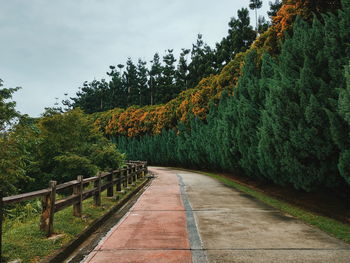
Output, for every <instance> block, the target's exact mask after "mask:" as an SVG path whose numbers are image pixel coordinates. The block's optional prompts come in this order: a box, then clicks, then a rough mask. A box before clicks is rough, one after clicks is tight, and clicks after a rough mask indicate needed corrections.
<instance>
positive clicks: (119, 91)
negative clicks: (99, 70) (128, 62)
mask: <svg viewBox="0 0 350 263" xmlns="http://www.w3.org/2000/svg"><path fill="white" fill-rule="evenodd" d="M121 66H123V65H121V64H119V70H117V69H116V68H115V67H114V66H110V70H111V71H110V72H107V75H108V76H110V77H111V80H110V82H109V88H110V90H111V94H110V98H111V101H112V103H111V107H110V109H113V108H125V107H126V106H127V100H126V99H127V93H126V90H125V86H124V81H123V79H122V74H121V68H122V67H121Z"/></svg>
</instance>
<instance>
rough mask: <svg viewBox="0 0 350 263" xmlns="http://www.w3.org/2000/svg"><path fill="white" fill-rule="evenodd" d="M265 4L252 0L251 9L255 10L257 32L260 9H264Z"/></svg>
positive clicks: (259, 0) (258, 0)
mask: <svg viewBox="0 0 350 263" xmlns="http://www.w3.org/2000/svg"><path fill="white" fill-rule="evenodd" d="M262 4H263V2H262V1H261V0H250V4H249V8H250V9H252V10H255V21H256V27H255V30H256V31H258V9H260V8H261V7H262Z"/></svg>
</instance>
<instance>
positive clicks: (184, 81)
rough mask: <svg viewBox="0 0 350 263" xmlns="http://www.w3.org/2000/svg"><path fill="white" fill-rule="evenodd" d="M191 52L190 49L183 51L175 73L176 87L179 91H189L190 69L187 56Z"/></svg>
mask: <svg viewBox="0 0 350 263" xmlns="http://www.w3.org/2000/svg"><path fill="white" fill-rule="evenodd" d="M190 52H191V50H190V49H182V52H181V53H180V58H179V63H178V65H177V70H176V73H175V79H176V86H177V90H178V91H183V90H187V88H188V69H189V65H188V63H187V56H188V54H189V53H190Z"/></svg>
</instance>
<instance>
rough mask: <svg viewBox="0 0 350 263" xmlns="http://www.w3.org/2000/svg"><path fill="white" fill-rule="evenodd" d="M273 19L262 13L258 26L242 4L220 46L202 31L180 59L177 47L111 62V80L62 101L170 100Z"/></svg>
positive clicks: (101, 105) (89, 109)
mask: <svg viewBox="0 0 350 263" xmlns="http://www.w3.org/2000/svg"><path fill="white" fill-rule="evenodd" d="M261 6H262V1H256V0H251V3H250V8H251V9H253V10H257V9H259V8H261ZM280 6H281V1H278V0H275V2H270V11H269V13H268V14H269V16H270V17H272V16H274V15H275V14H276V12H277V11H278V9H279V8H280ZM256 16H257V15H256ZM269 24H270V22H269V21H267V20H266V19H265V18H264V17H263V16H260V17H257V25H256V28H255V29H254V28H253V27H252V26H251V25H250V17H249V10H248V9H247V8H242V9H240V10H239V11H238V13H237V18H235V17H233V18H231V20H230V22H229V23H228V26H229V29H228V34H227V36H225V37H224V38H222V40H221V41H220V42H218V43H217V44H216V47H215V48H211V47H210V46H209V45H207V44H206V43H205V42H204V40H203V37H202V35H201V34H199V35H198V37H197V40H196V43H194V44H193V45H192V48H191V49H185V48H184V49H182V51H181V53H180V56H179V58H178V59H176V58H175V56H174V53H173V49H168V50H167V51H166V53H165V54H164V55H163V56H161V55H160V54H159V53H156V54H154V56H153V59H152V60H151V61H150V62H149V64H148V63H147V61H144V60H142V59H139V60H138V61H137V63H135V62H134V61H132V59H131V58H128V59H127V61H126V64H125V65H123V64H118V65H117V66H110V68H109V72H107V76H108V77H109V78H110V80H109V81H107V80H105V79H102V80H93V81H91V82H88V81H86V82H84V84H83V85H82V87H80V88H79V91H78V92H77V93H76V97H73V98H70V100H64V101H63V104H64V105H66V106H68V108H71V107H73V108H76V107H80V108H81V109H83V110H84V112H86V113H94V112H102V111H106V110H110V109H114V108H127V107H130V106H133V105H139V106H146V105H157V104H163V103H166V102H168V101H170V100H171V99H174V98H175V97H176V96H177V95H178V94H179V93H181V92H182V91H185V90H188V89H191V88H194V87H195V86H196V85H197V84H198V82H199V81H200V80H201V79H203V78H205V77H207V76H210V75H211V74H217V73H219V72H220V71H221V70H222V68H223V67H224V66H225V65H227V63H228V62H230V61H231V60H232V59H233V58H234V56H235V54H237V53H239V52H244V51H246V50H247V49H248V48H249V47H250V45H251V44H252V43H253V41H254V40H255V39H256V36H257V34H259V33H263V32H264V31H265V30H266V29H267V28H268V26H269Z"/></svg>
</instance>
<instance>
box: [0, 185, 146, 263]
mask: <svg viewBox="0 0 350 263" xmlns="http://www.w3.org/2000/svg"><path fill="white" fill-rule="evenodd" d="M142 182H144V180H140V181H139V182H138V183H137V185H136V186H134V187H131V190H130V191H132V190H134V189H135V188H136V187H137V186H138V185H140V184H141V183H142ZM130 191H128V192H126V193H125V194H118V195H119V200H120V201H121V200H123V199H124V198H126V196H127V195H128V194H129V193H130ZM101 197H102V198H101V199H102V200H101V201H102V202H101V204H102V205H101V206H100V207H96V206H95V205H94V203H93V198H89V199H87V200H84V201H83V216H82V217H81V218H78V217H74V216H73V213H72V209H73V208H72V207H68V208H66V209H64V210H62V211H60V212H58V213H56V214H55V218H54V232H55V234H57V235H62V237H60V238H58V239H48V238H46V237H45V233H43V232H41V231H40V230H39V221H40V215H34V216H33V215H32V216H30V217H28V218H26V219H25V220H23V219H22V220H5V222H4V233H3V256H4V257H5V258H6V259H7V260H8V261H11V260H15V259H21V260H22V262H24V263H25V262H38V261H40V259H42V258H44V257H46V256H48V255H50V254H53V253H54V252H55V251H56V250H58V249H60V248H62V247H63V246H64V245H66V244H67V243H69V242H70V241H72V240H73V239H74V238H75V237H76V236H77V235H78V234H80V233H81V232H82V231H83V230H84V229H86V228H87V227H88V226H89V225H90V224H91V223H92V222H93V221H94V220H96V219H98V218H100V217H101V216H103V215H104V214H106V213H107V212H108V211H109V210H110V209H111V208H112V207H113V206H115V205H116V204H117V203H118V202H117V201H116V200H115V199H114V198H111V197H107V191H104V192H103V193H102V195H101Z"/></svg>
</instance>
